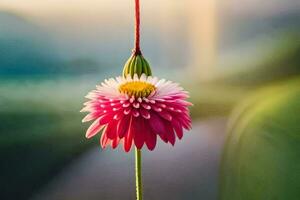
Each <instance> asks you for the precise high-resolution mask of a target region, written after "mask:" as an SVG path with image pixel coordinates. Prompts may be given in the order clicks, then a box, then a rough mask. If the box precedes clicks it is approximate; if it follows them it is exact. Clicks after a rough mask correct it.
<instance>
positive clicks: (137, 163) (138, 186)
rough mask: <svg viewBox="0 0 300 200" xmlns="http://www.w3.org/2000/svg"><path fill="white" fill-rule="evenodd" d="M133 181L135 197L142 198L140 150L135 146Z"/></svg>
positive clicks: (138, 199) (139, 199) (141, 199)
mask: <svg viewBox="0 0 300 200" xmlns="http://www.w3.org/2000/svg"><path fill="white" fill-rule="evenodd" d="M135 183H136V199H137V200H143V186H142V152H141V150H139V149H137V148H135Z"/></svg>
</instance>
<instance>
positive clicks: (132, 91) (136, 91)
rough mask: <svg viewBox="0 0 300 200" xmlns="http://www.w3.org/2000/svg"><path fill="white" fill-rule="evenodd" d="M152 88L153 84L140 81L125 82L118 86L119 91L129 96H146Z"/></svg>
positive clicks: (153, 87) (153, 88)
mask: <svg viewBox="0 0 300 200" xmlns="http://www.w3.org/2000/svg"><path fill="white" fill-rule="evenodd" d="M154 90H155V86H154V85H152V84H150V83H146V82H142V81H132V82H127V83H124V84H122V85H120V87H119V91H120V92H121V93H124V94H127V95H128V96H129V97H131V96H134V97H135V98H139V97H147V96H149V95H150V94H151V93H152V92H153V91H154Z"/></svg>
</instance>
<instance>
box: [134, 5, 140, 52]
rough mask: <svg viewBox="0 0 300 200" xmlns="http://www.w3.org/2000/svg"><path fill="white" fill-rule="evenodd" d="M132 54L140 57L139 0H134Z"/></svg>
mask: <svg viewBox="0 0 300 200" xmlns="http://www.w3.org/2000/svg"><path fill="white" fill-rule="evenodd" d="M133 52H134V54H135V55H140V54H142V53H141V49H140V0H135V45H134V49H133Z"/></svg>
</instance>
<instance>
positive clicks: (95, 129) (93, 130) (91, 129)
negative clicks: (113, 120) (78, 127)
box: [85, 119, 103, 138]
mask: <svg viewBox="0 0 300 200" xmlns="http://www.w3.org/2000/svg"><path fill="white" fill-rule="evenodd" d="M102 128H103V126H102V125H101V124H100V123H99V119H97V120H95V121H94V122H93V123H92V124H91V126H90V127H89V128H88V130H87V131H86V134H85V137H86V138H91V137H93V136H94V135H96V134H97V133H98V132H99V131H100V130H101V129H102Z"/></svg>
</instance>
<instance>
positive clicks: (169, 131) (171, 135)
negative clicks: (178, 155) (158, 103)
mask: <svg viewBox="0 0 300 200" xmlns="http://www.w3.org/2000/svg"><path fill="white" fill-rule="evenodd" d="M165 127H166V131H167V132H166V135H167V138H168V141H169V142H170V143H171V144H172V145H173V146H174V145H175V140H176V138H175V133H174V130H173V128H172V125H171V123H170V122H166V123H165Z"/></svg>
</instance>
